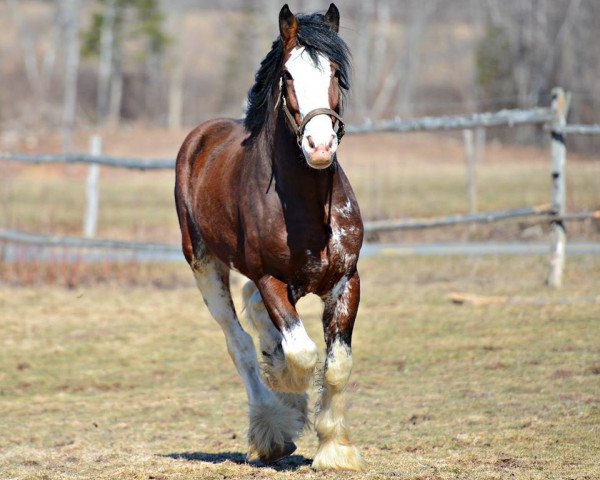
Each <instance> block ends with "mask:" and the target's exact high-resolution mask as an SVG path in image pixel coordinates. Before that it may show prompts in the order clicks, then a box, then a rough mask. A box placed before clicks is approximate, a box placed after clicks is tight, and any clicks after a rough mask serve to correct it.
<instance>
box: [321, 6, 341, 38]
mask: <svg viewBox="0 0 600 480" xmlns="http://www.w3.org/2000/svg"><path fill="white" fill-rule="evenodd" d="M325 23H326V24H327V25H329V26H330V27H331V29H332V30H333V31H334V32H335V33H338V32H339V30H340V11H339V10H338V8H337V7H336V6H335V3H332V4H331V5H329V10H327V13H325Z"/></svg>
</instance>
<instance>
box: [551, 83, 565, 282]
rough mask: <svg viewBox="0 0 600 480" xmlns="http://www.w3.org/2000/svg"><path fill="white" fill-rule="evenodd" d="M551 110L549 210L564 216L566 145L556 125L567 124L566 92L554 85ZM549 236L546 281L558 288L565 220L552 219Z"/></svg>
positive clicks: (562, 265)
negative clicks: (548, 265) (550, 199)
mask: <svg viewBox="0 0 600 480" xmlns="http://www.w3.org/2000/svg"><path fill="white" fill-rule="evenodd" d="M552 111H553V112H554V120H553V122H552V130H551V136H552V140H551V152H552V213H553V214H555V215H557V216H563V215H565V213H566V178H565V177H566V164H567V147H566V145H565V137H564V135H563V134H562V133H561V132H560V131H559V129H558V128H557V127H563V126H565V124H566V118H567V113H568V111H569V95H567V94H565V92H564V90H563V89H562V88H560V87H556V88H554V89H553V90H552ZM551 228H552V233H551V236H550V271H549V273H548V278H547V280H546V283H547V285H548V286H549V287H553V288H559V287H560V286H561V285H562V277H563V270H564V267H565V250H566V244H567V234H566V230H565V224H564V220H561V219H558V220H554V221H553V222H552V227H551Z"/></svg>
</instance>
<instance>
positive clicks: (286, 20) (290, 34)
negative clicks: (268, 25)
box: [279, 3, 298, 45]
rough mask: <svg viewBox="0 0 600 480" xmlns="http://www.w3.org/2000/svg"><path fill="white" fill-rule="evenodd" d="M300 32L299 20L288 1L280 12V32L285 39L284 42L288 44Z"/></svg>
mask: <svg viewBox="0 0 600 480" xmlns="http://www.w3.org/2000/svg"><path fill="white" fill-rule="evenodd" d="M297 32H298V20H297V19H296V16H295V15H294V14H293V13H292V11H291V10H290V7H288V5H287V3H286V4H285V5H284V6H283V7H281V11H280V12H279V33H280V34H281V38H282V39H283V43H284V44H285V45H288V44H289V43H290V42H291V41H293V40H294V39H295V38H296V33H297Z"/></svg>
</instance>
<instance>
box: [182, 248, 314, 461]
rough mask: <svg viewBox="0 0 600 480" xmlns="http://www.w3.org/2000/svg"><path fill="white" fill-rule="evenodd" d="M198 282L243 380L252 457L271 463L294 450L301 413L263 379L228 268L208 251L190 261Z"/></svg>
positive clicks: (300, 426) (301, 420)
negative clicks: (231, 287) (233, 296)
mask: <svg viewBox="0 0 600 480" xmlns="http://www.w3.org/2000/svg"><path fill="white" fill-rule="evenodd" d="M190 265H191V267H192V270H193V272H194V276H195V278H196V283H197V285H198V288H199V289H200V292H201V293H202V296H203V298H204V302H205V303H206V306H207V307H208V309H209V311H210V313H211V315H212V316H213V317H214V318H215V320H216V321H217V322H218V323H219V325H220V326H221V328H222V329H223V332H224V333H225V338H226V341H227V350H228V351H229V355H230V356H231V358H232V359H233V362H234V364H235V367H236V368H237V370H238V372H239V374H240V376H241V377H242V379H243V381H244V385H245V387H246V393H247V394H248V402H249V404H250V412H249V420H250V427H249V431H248V443H249V450H250V456H251V457H254V456H258V457H259V458H260V459H261V460H262V461H263V462H265V463H271V462H274V461H276V460H278V459H280V458H283V457H285V456H287V455H290V454H291V453H292V452H293V451H294V450H295V449H296V446H295V445H294V442H293V440H294V439H295V438H296V437H297V436H298V435H299V434H300V432H301V431H302V428H303V419H302V417H301V415H300V414H299V412H297V411H296V410H294V409H292V408H290V407H288V406H287V405H285V404H283V403H282V402H281V401H280V400H279V399H278V398H277V397H276V396H275V394H274V393H273V392H271V391H270V390H269V389H268V388H267V387H266V386H265V385H264V384H263V383H262V381H261V379H260V373H259V366H258V361H257V359H256V351H255V349H254V343H253V342H252V338H251V337H250V335H248V334H247V333H246V332H245V331H244V329H243V328H242V326H241V325H240V323H239V321H238V318H237V315H236V313H235V308H234V306H233V302H232V300H231V293H230V290H229V269H228V268H227V266H225V265H224V264H223V263H222V262H220V261H219V260H218V259H216V258H215V257H213V256H212V255H211V254H209V253H205V254H204V255H203V256H202V258H199V259H197V258H195V259H194V260H193V261H192V262H190Z"/></svg>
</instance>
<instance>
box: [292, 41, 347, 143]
mask: <svg viewBox="0 0 600 480" xmlns="http://www.w3.org/2000/svg"><path fill="white" fill-rule="evenodd" d="M317 60H318V62H317V64H315V62H314V61H313V59H312V58H311V57H310V55H309V54H308V52H307V51H306V49H305V48H304V47H296V48H295V49H294V50H293V51H292V54H291V56H290V58H289V60H288V61H287V62H286V63H285V66H286V68H287V69H288V71H289V72H290V75H291V76H292V78H293V79H294V90H295V92H296V98H297V100H298V106H299V109H300V116H301V117H302V118H303V119H304V117H305V116H306V115H307V114H308V113H309V112H310V111H312V110H315V109H317V108H330V106H329V84H330V82H331V64H330V62H329V60H328V59H327V57H325V56H324V55H322V54H318V56H317ZM332 135H333V136H334V140H333V146H332V153H333V152H335V149H336V148H337V137H336V136H335V132H334V131H333V126H332V123H331V118H330V117H329V116H328V115H317V116H316V117H314V118H313V119H312V120H311V121H310V122H308V124H307V125H306V129H305V130H304V137H303V139H302V149H303V150H304V154H305V155H307V148H308V140H307V137H308V136H310V137H312V141H313V142H314V144H315V145H317V146H318V145H328V144H329V142H330V141H331V138H332Z"/></svg>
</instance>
